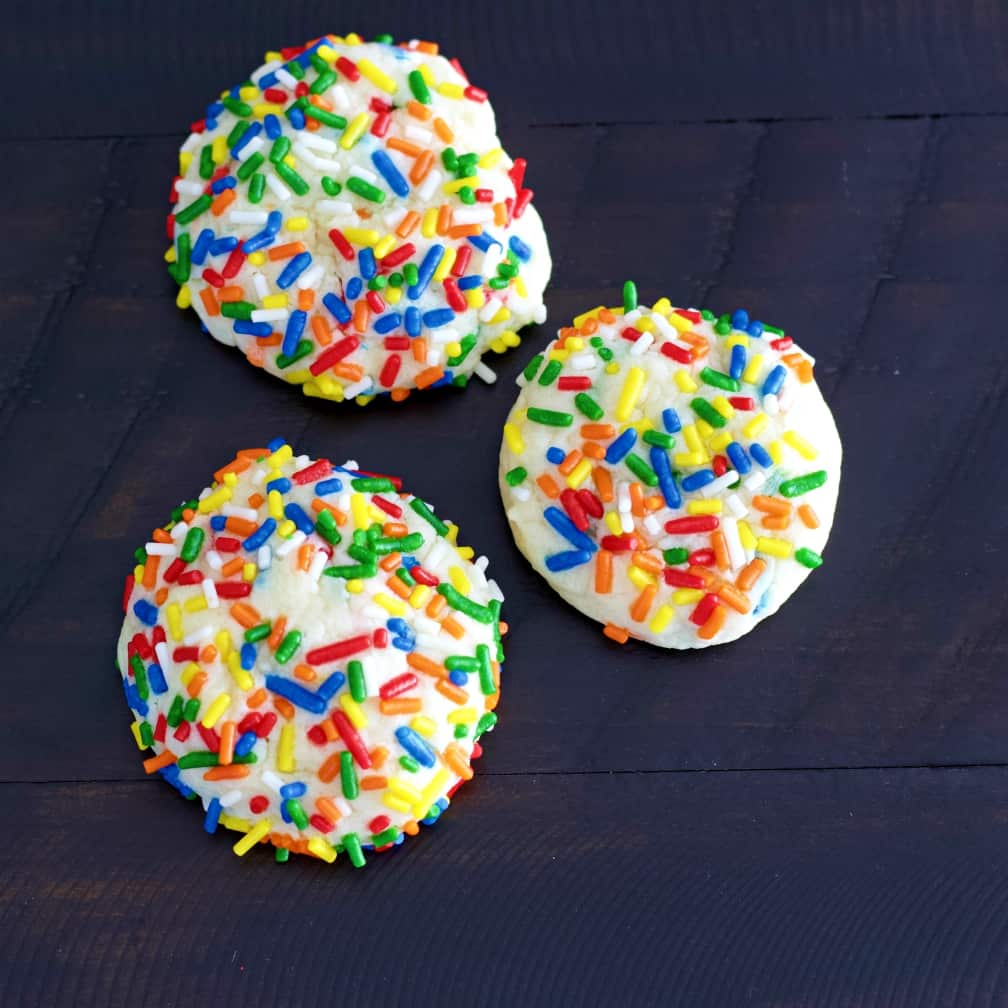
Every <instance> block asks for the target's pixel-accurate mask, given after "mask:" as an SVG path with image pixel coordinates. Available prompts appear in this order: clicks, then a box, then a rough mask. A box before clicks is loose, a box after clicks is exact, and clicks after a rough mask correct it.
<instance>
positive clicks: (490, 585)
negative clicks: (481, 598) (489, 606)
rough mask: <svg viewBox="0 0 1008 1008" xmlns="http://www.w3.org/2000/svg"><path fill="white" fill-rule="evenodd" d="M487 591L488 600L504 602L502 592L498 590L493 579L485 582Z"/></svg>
mask: <svg viewBox="0 0 1008 1008" xmlns="http://www.w3.org/2000/svg"><path fill="white" fill-rule="evenodd" d="M487 591H488V592H489V593H490V598H492V599H496V600H497V601H498V602H503V601H504V592H502V591H501V590H500V585H499V584H497V582H496V581H494V579H493V578H489V579H488V580H487Z"/></svg>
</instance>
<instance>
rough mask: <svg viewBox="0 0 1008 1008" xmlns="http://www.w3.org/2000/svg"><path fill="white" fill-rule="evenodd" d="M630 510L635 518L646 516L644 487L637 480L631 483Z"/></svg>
mask: <svg viewBox="0 0 1008 1008" xmlns="http://www.w3.org/2000/svg"><path fill="white" fill-rule="evenodd" d="M630 512H631V514H633V516H634V517H635V518H643V517H644V488H643V487H642V486H641V485H640V483H638V482H637V481H636V480H635V481H634V482H633V483H631V484H630Z"/></svg>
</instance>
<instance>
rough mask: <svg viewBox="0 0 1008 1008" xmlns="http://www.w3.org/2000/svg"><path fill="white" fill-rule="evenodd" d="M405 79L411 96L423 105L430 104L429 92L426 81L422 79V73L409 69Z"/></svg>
mask: <svg viewBox="0 0 1008 1008" xmlns="http://www.w3.org/2000/svg"><path fill="white" fill-rule="evenodd" d="M406 79H407V80H408V81H409V87H410V91H412V92H413V97H414V98H416V100H417V101H418V102H420V103H421V104H423V105H430V102H431V93H430V89H429V88H428V87H427V81H425V80H424V79H423V74H422V73H420V71H419V70H411V71H410V73H409V76H408V77H407V78H406Z"/></svg>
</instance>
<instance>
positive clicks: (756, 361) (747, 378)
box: [742, 354, 763, 385]
mask: <svg viewBox="0 0 1008 1008" xmlns="http://www.w3.org/2000/svg"><path fill="white" fill-rule="evenodd" d="M762 366H763V354H754V355H753V356H752V357H750V358H749V363H748V364H747V365H746V369H745V371H743V372H742V381H744V382H748V383H749V384H750V385H753V384H755V383H756V378H757V377H758V376H759V373H760V368H761V367H762Z"/></svg>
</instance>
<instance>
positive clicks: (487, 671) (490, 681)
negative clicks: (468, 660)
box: [476, 644, 497, 696]
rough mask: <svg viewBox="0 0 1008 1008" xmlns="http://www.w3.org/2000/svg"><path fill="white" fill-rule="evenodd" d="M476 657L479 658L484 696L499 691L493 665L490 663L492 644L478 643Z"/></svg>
mask: <svg viewBox="0 0 1008 1008" xmlns="http://www.w3.org/2000/svg"><path fill="white" fill-rule="evenodd" d="M476 657H477V658H478V659H479V681H480V689H481V690H482V691H483V695H484V696H490V695H491V694H493V693H496V692H497V684H496V683H495V682H494V675H493V666H492V665H491V664H490V645H489V644H477V645H476Z"/></svg>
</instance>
